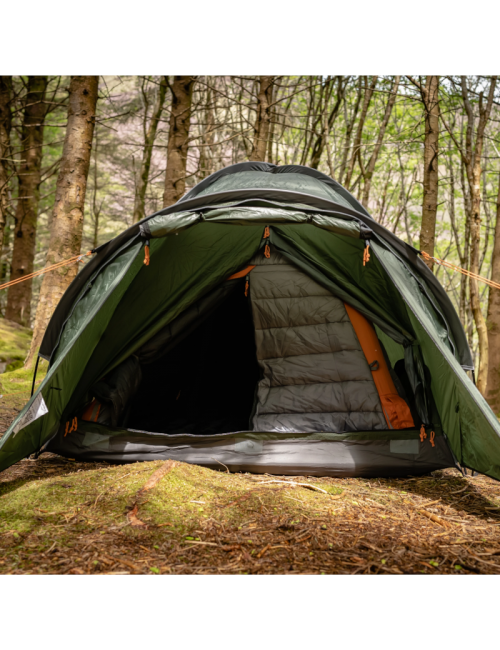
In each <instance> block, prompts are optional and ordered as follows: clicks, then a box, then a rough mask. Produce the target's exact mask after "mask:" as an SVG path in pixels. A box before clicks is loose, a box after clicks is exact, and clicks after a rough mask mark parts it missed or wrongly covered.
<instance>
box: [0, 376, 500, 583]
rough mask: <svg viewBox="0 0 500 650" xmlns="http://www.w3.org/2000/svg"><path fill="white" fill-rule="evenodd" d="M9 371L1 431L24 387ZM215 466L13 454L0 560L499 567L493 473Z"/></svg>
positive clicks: (263, 568) (235, 566)
mask: <svg viewBox="0 0 500 650" xmlns="http://www.w3.org/2000/svg"><path fill="white" fill-rule="evenodd" d="M16 373H17V374H16ZM8 376H9V377H10V379H7V381H6V376H5V375H2V376H1V377H2V378H3V389H4V390H3V393H4V394H3V397H2V399H1V400H0V406H1V408H0V435H1V433H3V432H4V431H5V430H6V429H7V426H8V424H9V423H10V422H11V421H12V419H13V417H15V415H16V412H17V411H16V410H18V409H20V408H21V406H22V405H23V403H24V402H25V400H26V395H25V394H24V393H23V389H27V387H28V377H27V376H26V377H24V375H23V371H21V370H19V371H15V373H8ZM12 379H16V381H15V382H12V381H11V380H12ZM7 383H9V384H11V386H10V387H7V391H6V390H5V388H6V384H7ZM18 386H19V388H18ZM14 389H16V390H14ZM8 391H10V393H9V392H8ZM221 470H222V471H214V470H211V469H207V468H203V467H199V466H195V465H188V464H185V463H177V462H171V461H166V462H163V461H155V462H144V463H134V464H131V465H109V464H105V463H79V462H74V461H70V460H67V459H64V458H62V457H60V456H56V455H54V454H47V453H46V454H42V455H41V456H40V457H39V458H38V460H30V459H25V460H23V461H21V462H19V463H17V464H16V465H14V466H12V467H11V468H9V469H8V470H6V471H4V472H2V473H1V474H0V574H68V573H69V574H89V573H93V574H98V573H106V574H145V573H146V574H298V573H302V574H375V573H379V574H380V573H384V574H408V573H411V574H421V573H424V574H443V573H444V574H467V573H473V574H476V573H500V535H499V533H500V483H499V482H496V481H494V480H492V479H489V478H487V477H485V476H477V477H475V478H473V477H470V476H467V477H463V476H462V475H461V474H460V473H459V472H458V471H456V470H451V469H449V470H442V471H438V472H434V473H433V474H432V475H428V476H423V477H418V478H406V479H332V478H311V477H286V476H269V475H252V474H229V473H226V472H225V471H224V468H223V467H221Z"/></svg>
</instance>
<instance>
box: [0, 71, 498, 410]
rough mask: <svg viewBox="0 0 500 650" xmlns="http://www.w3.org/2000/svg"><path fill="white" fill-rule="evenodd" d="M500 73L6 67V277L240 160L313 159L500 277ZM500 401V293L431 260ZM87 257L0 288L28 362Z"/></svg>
mask: <svg viewBox="0 0 500 650" xmlns="http://www.w3.org/2000/svg"><path fill="white" fill-rule="evenodd" d="M499 121H500V87H499V84H498V83H497V78H496V77H494V76H480V75H477V76H441V77H438V76H412V75H406V76H405V75H402V76H354V75H351V76H295V77H294V76H256V77H252V76H103V77H69V76H2V77H0V241H1V243H2V246H1V257H0V284H3V283H5V282H8V281H10V280H15V279H18V278H22V277H23V276H24V275H27V274H30V273H32V272H33V271H36V270H38V269H41V268H43V267H44V266H45V265H47V264H53V263H57V262H59V261H61V260H64V259H67V258H70V257H72V256H75V255H78V254H79V253H80V252H86V251H88V250H90V249H93V248H95V247H96V246H99V245H101V244H103V243H104V242H106V241H108V240H109V239H111V238H113V237H114V236H115V235H117V234H118V233H119V232H120V231H122V230H123V229H125V228H127V227H128V226H130V225H131V224H132V223H133V222H134V221H137V220H139V219H142V218H143V217H144V216H147V215H149V214H151V213H153V212H155V211H157V210H159V209H161V208H162V207H164V206H167V205H171V204H173V203H175V202H176V201H177V200H178V199H179V198H180V197H181V196H182V195H183V194H184V193H185V192H186V191H187V190H188V189H190V188H191V187H193V186H194V185H195V184H196V183H198V182H199V181H201V180H202V179H203V178H205V177H206V176H208V175H210V174H211V173H212V172H214V171H217V170H218V169H220V168H221V167H224V166H226V165H229V164H233V163H237V162H242V161H245V160H266V161H269V162H272V163H275V164H280V165H284V164H301V165H308V166H311V167H315V168H317V169H319V170H321V171H322V172H324V173H326V174H328V175H330V176H332V177H333V178H334V179H336V180H337V181H338V182H339V183H341V184H343V185H344V186H345V187H346V188H347V189H349V190H350V191H351V192H352V193H353V194H354V195H355V196H356V197H357V198H358V199H359V200H360V201H361V202H362V203H363V204H364V205H365V207H366V208H367V209H368V211H369V212H370V214H371V215H372V216H373V218H374V219H376V220H377V221H378V222H379V223H381V224H383V225H384V226H385V227H386V228H388V229H390V230H391V231H393V232H395V233H396V234H397V235H398V236H399V237H401V239H403V240H405V241H407V242H408V243H409V244H411V245H413V246H415V247H416V248H418V249H419V250H422V251H424V252H426V253H427V254H428V255H430V256H435V257H437V258H441V259H443V260H446V261H448V262H451V263H453V264H456V265H457V266H460V267H462V268H464V269H466V270H468V271H470V272H472V273H473V274H479V275H481V276H485V277H487V278H490V279H492V280H493V281H496V282H500V182H499V181H500V154H499V150H500V132H499ZM427 263H428V264H429V266H431V268H432V269H433V271H434V272H435V274H436V276H437V277H438V278H439V280H440V282H441V283H442V284H443V286H444V288H445V290H446V291H447V292H448V294H449V296H450V299H451V300H452V302H453V304H454V305H455V307H456V309H457V311H458V313H459V315H460V319H461V321H462V323H463V326H464V328H465V331H466V333H467V337H468V339H469V343H470V345H471V348H472V350H473V354H474V361H475V371H476V378H477V382H478V387H479V389H480V390H481V391H482V392H483V394H484V395H485V396H486V397H487V399H488V401H489V402H490V404H491V405H492V407H493V408H494V410H495V412H496V413H497V414H498V413H500V290H499V289H496V288H493V287H490V286H488V285H487V284H485V283H482V282H478V281H477V280H475V279H474V278H470V277H468V276H466V275H463V274H459V273H456V272H453V271H452V270H449V269H447V268H444V267H443V266H441V265H437V264H433V263H432V260H428V262H427ZM77 266H78V265H77V264H73V265H72V266H69V267H63V268H61V269H59V270H58V271H55V272H53V273H50V274H47V275H45V276H40V277H37V278H35V279H33V280H27V281H24V282H20V283H19V284H15V285H13V286H10V287H9V288H8V289H4V290H1V291H0V314H1V316H2V317H3V318H6V319H9V320H11V321H13V322H15V323H18V324H20V325H24V326H28V327H31V328H34V336H33V342H32V346H31V351H30V354H29V355H28V359H27V362H26V363H27V365H29V364H30V363H31V362H32V359H33V357H34V355H35V354H36V350H37V347H38V346H39V344H40V342H41V336H42V335H43V331H44V329H45V326H46V324H47V322H48V320H49V318H50V315H51V313H52V311H53V309H54V308H55V304H56V303H57V300H58V299H59V298H60V296H61V295H62V293H63V292H64V290H65V288H66V287H67V286H68V284H69V283H70V282H71V280H72V279H73V277H74V275H75V274H76V272H77Z"/></svg>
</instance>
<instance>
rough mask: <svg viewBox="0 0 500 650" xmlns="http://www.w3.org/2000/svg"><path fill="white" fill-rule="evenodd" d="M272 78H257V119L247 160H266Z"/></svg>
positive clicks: (271, 99)
mask: <svg viewBox="0 0 500 650" xmlns="http://www.w3.org/2000/svg"><path fill="white" fill-rule="evenodd" d="M273 82H274V77H260V78H259V92H258V95H257V118H256V120H255V127H254V129H255V132H254V139H253V147H252V151H251V153H250V156H249V157H248V159H249V160H261V161H265V160H266V151H267V142H268V140H269V127H270V124H271V104H272V101H273Z"/></svg>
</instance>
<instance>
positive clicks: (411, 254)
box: [40, 162, 473, 369]
mask: <svg viewBox="0 0 500 650" xmlns="http://www.w3.org/2000/svg"><path fill="white" fill-rule="evenodd" d="M240 171H265V172H267V173H269V174H273V175H277V176H278V177H281V175H284V176H286V174H288V173H289V172H294V173H299V174H303V175H308V176H312V177H314V178H316V179H319V180H320V182H321V183H323V184H326V185H328V186H330V187H332V188H333V189H334V190H335V191H336V192H339V193H340V194H342V196H344V197H345V198H347V199H348V201H349V202H351V203H352V202H354V205H356V209H354V208H352V209H349V208H347V207H345V206H343V205H340V204H338V203H336V202H334V201H330V200H329V199H324V198H321V197H317V196H313V195H310V194H303V193H300V192H295V191H291V190H288V189H279V190H276V189H265V188H259V189H238V188H237V187H235V189H233V190H229V191H226V192H214V193H212V194H209V195H206V194H205V195H202V196H197V194H198V192H200V191H201V190H203V189H204V188H205V187H207V186H209V185H211V184H213V183H214V182H215V181H216V180H217V179H218V178H220V177H221V176H230V175H236V173H237V172H240ZM264 204H265V205H267V206H270V207H274V208H276V207H277V208H282V207H283V206H287V207H288V208H290V207H291V208H292V209H296V207H297V206H299V207H300V209H301V210H302V211H305V212H307V213H311V212H316V213H318V212H319V213H321V214H322V215H324V216H334V217H337V216H340V217H342V218H345V217H348V218H350V219H351V220H353V221H355V222H356V223H358V224H359V226H360V228H361V230H362V234H363V237H365V234H364V233H366V235H367V236H370V237H372V236H373V237H375V238H376V239H377V240H378V241H379V242H384V243H387V244H389V245H390V246H391V247H392V249H393V250H394V251H395V252H396V253H397V254H398V255H399V256H400V258H401V260H402V262H403V263H405V264H407V265H408V267H409V268H410V269H411V270H412V271H413V272H414V273H415V274H416V275H417V276H418V277H419V278H420V279H422V280H424V281H425V283H426V284H427V285H428V287H429V290H430V292H431V293H432V295H433V297H434V298H435V300H436V301H437V303H438V304H439V307H440V309H441V311H442V312H443V314H444V316H445V318H446V321H447V322H448V324H449V326H450V328H451V330H452V333H453V336H454V339H455V343H456V346H457V353H458V358H459V360H460V363H461V365H462V367H464V368H466V369H471V368H472V367H473V361H472V355H471V351H470V349H469V346H468V343H467V337H466V336H465V332H464V330H463V328H462V326H461V324H460V321H459V319H458V318H457V315H456V312H455V310H454V307H453V305H452V303H451V301H450V299H449V297H448V295H447V293H446V292H445V291H444V289H443V287H442V286H441V285H440V283H439V281H438V280H437V279H436V277H435V276H434V274H433V273H432V272H431V271H430V270H429V268H428V267H427V266H426V264H424V262H423V261H422V260H421V259H420V258H419V257H418V254H417V251H416V250H415V249H414V248H413V247H411V246H409V245H408V244H406V243H405V242H403V241H401V240H400V239H398V238H397V237H396V235H394V234H393V233H392V232H391V231H389V230H387V229H386V228H384V227H383V226H381V225H380V224H378V223H377V222H376V221H374V220H373V219H372V217H371V216H370V215H368V213H367V211H366V210H365V208H364V207H363V206H362V205H361V204H360V203H359V202H357V201H356V199H354V197H352V195H351V194H349V192H347V190H345V189H344V188H342V186H341V185H339V183H337V182H336V181H334V180H333V179H331V178H329V177H328V176H326V175H325V174H322V173H321V172H318V171H317V170H315V169H311V168H308V167H302V166H300V165H283V166H276V165H273V164H271V163H262V162H248V163H240V164H237V165H232V166H230V167H227V168H225V169H222V170H219V171H218V172H215V173H214V174H212V175H211V176H209V177H208V178H206V179H205V180H204V181H202V182H201V183H199V184H198V185H197V186H196V187H194V188H193V189H192V190H191V191H190V192H188V193H187V194H186V195H185V196H184V197H183V198H182V199H181V200H180V201H179V202H178V203H177V204H175V205H173V206H170V207H168V208H164V209H163V210H160V211H159V212H157V213H155V214H153V215H151V216H150V217H146V218H145V219H144V220H143V221H142V222H140V223H137V224H134V225H132V226H131V227H130V228H128V229H127V230H125V231H124V232H123V233H121V234H120V235H118V237H116V238H115V239H113V240H111V241H110V242H107V243H106V244H103V245H102V246H100V247H99V248H98V249H96V253H97V254H96V256H95V257H94V258H93V259H92V260H91V261H90V262H89V263H88V264H86V265H85V267H84V268H83V269H82V270H81V272H80V273H79V274H78V275H77V277H76V278H75V280H74V281H73V282H72V284H71V285H70V286H69V288H68V290H67V291H66V293H65V294H64V296H63V297H62V299H61V300H60V302H59V304H58V305H57V307H56V310H55V312H54V314H53V317H52V319H51V321H50V323H49V326H48V327H47V330H46V332H45V336H44V338H43V341H42V345H41V347H40V355H41V356H42V357H43V358H44V359H48V360H49V359H52V357H53V355H54V351H55V349H56V348H57V344H58V341H59V336H60V332H61V330H62V329H63V328H64V326H65V324H66V322H67V320H68V318H69V316H70V314H71V310H72V308H73V305H74V304H75V301H76V300H78V299H79V296H80V295H81V293H82V291H84V290H85V287H86V286H87V283H88V282H91V281H92V278H93V277H94V276H95V274H96V273H99V272H100V269H102V267H103V266H104V265H105V264H107V263H108V262H109V261H110V260H112V259H113V258H114V257H115V256H116V255H118V254H120V252H121V251H122V250H123V249H124V247H127V246H129V245H130V244H131V243H132V242H133V241H134V240H136V239H137V237H139V236H140V229H141V227H142V226H143V225H144V224H146V223H148V222H150V221H151V220H152V219H154V218H155V217H157V216H168V215H172V216H173V215H175V214H176V213H177V212H179V211H181V212H192V211H199V212H200V211H201V212H202V213H203V211H204V210H208V209H212V208H213V207H214V206H217V205H218V206H219V207H224V206H226V207H227V206H229V205H230V206H233V207H237V206H238V205H246V206H248V205H255V206H262V205H264Z"/></svg>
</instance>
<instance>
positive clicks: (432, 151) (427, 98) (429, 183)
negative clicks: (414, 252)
mask: <svg viewBox="0 0 500 650" xmlns="http://www.w3.org/2000/svg"><path fill="white" fill-rule="evenodd" d="M438 94H439V77H438V76H433V75H429V76H428V77H427V80H426V84H425V88H423V89H422V100H423V103H424V109H425V139H424V196H423V202H422V225H421V228H420V250H422V251H425V252H426V253H428V254H429V255H431V256H434V240H435V237H436V215H437V204H438V153H439V97H438ZM424 261H425V260H424ZM426 264H427V265H428V267H429V268H430V269H431V271H432V269H433V268H434V262H433V260H429V261H428V262H426Z"/></svg>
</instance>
